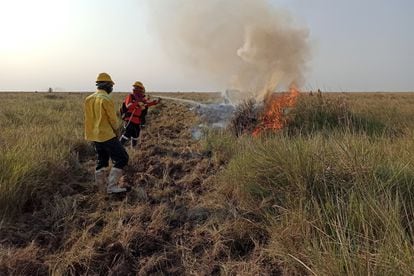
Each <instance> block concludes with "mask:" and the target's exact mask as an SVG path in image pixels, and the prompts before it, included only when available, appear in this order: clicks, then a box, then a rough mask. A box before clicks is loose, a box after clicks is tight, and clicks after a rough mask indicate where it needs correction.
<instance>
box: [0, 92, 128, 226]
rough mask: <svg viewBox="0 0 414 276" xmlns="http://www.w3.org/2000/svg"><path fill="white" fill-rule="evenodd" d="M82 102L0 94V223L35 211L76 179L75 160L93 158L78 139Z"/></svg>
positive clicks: (56, 96) (77, 167)
mask: <svg viewBox="0 0 414 276" xmlns="http://www.w3.org/2000/svg"><path fill="white" fill-rule="evenodd" d="M86 96H87V94H79V93H69V94H66V93H65V94H63V93H62V94H59V93H58V94H56V93H55V94H45V93H2V94H0V129H1V132H0V218H12V217H13V216H14V215H16V214H18V213H19V212H20V211H22V210H24V209H27V210H30V209H33V208H37V207H40V206H41V205H42V203H41V201H42V200H45V201H47V200H48V199H47V196H45V195H47V194H48V193H53V192H56V191H58V190H59V188H60V187H61V186H62V185H65V183H67V182H70V181H71V177H72V176H73V175H77V174H80V173H81V172H80V170H81V169H82V168H80V164H79V159H80V158H82V156H79V154H81V155H85V154H89V155H93V148H91V146H90V145H89V144H88V143H86V141H84V138H83V135H84V134H83V99H84V97H86ZM119 98H120V96H118V97H117V101H119Z"/></svg>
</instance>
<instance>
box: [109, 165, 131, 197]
mask: <svg viewBox="0 0 414 276" xmlns="http://www.w3.org/2000/svg"><path fill="white" fill-rule="evenodd" d="M121 176H122V170H121V169H118V168H112V169H111V172H110V173H109V183H108V187H107V188H106V192H107V193H108V194H117V193H123V192H126V191H127V189H125V188H121V187H118V181H119V179H120V178H121Z"/></svg>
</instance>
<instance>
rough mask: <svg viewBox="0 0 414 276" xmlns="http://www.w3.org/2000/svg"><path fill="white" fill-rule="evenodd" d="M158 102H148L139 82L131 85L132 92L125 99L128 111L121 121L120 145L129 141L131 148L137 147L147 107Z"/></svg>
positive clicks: (142, 86) (143, 88)
mask: <svg viewBox="0 0 414 276" xmlns="http://www.w3.org/2000/svg"><path fill="white" fill-rule="evenodd" d="M159 102H160V99H158V100H153V101H151V100H149V99H148V98H147V97H145V87H144V85H143V84H142V83H141V82H140V81H136V82H135V83H134V84H133V92H132V93H131V94H129V95H128V96H127V97H126V98H125V106H126V108H127V109H128V111H127V112H126V114H125V116H124V118H123V120H124V127H125V132H124V134H122V136H121V139H120V141H121V144H122V145H125V144H126V143H127V142H128V140H129V139H131V146H132V147H136V146H137V145H138V137H139V133H140V131H141V126H142V125H143V124H144V126H145V116H146V115H147V110H148V107H150V106H153V105H156V104H158V103H159Z"/></svg>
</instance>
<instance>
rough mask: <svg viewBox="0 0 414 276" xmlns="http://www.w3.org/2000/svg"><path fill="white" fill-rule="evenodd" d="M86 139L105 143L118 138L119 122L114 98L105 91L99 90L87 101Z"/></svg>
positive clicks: (85, 106) (85, 108)
mask: <svg viewBox="0 0 414 276" xmlns="http://www.w3.org/2000/svg"><path fill="white" fill-rule="evenodd" d="M84 110H85V139H86V140H88V141H94V142H105V141H108V140H110V139H112V138H114V137H116V131H117V129H118V126H119V121H118V118H117V116H116V113H115V106H114V102H113V100H112V98H111V97H110V96H109V94H108V93H106V91H104V90H99V89H98V90H97V91H96V92H95V93H93V94H92V95H89V96H88V97H86V99H85V105H84Z"/></svg>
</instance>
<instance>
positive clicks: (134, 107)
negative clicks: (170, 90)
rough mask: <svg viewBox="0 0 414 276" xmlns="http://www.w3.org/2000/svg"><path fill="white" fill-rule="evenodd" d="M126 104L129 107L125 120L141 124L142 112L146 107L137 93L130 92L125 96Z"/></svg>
mask: <svg viewBox="0 0 414 276" xmlns="http://www.w3.org/2000/svg"><path fill="white" fill-rule="evenodd" d="M125 106H126V107H127V108H128V111H127V112H126V115H125V117H124V121H127V122H129V121H131V123H134V124H139V123H141V119H140V116H141V112H142V110H143V109H144V108H145V104H144V102H143V101H142V100H140V99H139V98H138V97H137V96H136V94H129V95H128V96H126V98H125Z"/></svg>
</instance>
